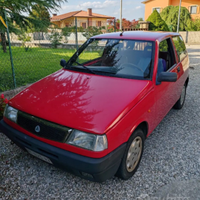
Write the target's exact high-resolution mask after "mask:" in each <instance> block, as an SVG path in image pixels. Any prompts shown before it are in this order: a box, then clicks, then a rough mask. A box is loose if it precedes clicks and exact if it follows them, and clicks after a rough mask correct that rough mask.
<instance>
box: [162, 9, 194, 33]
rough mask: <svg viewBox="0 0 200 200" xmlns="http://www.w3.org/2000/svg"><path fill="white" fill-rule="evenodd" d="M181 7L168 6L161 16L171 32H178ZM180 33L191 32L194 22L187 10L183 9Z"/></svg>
mask: <svg viewBox="0 0 200 200" xmlns="http://www.w3.org/2000/svg"><path fill="white" fill-rule="evenodd" d="M178 13H179V6H168V7H166V8H164V9H163V11H162V12H161V14H160V16H161V17H162V19H163V20H164V21H165V22H166V24H167V26H168V27H169V29H170V31H174V32H175V31H176V30H177V24H178ZM179 29H180V31H189V30H191V29H192V20H191V16H190V13H189V11H188V9H187V8H185V7H181V13H180V26H179Z"/></svg>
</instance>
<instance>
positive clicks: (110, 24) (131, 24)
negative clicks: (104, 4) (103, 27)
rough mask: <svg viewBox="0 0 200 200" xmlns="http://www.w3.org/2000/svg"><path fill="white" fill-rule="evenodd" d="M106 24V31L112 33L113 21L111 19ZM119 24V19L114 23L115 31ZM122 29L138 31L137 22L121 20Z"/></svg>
mask: <svg viewBox="0 0 200 200" xmlns="http://www.w3.org/2000/svg"><path fill="white" fill-rule="evenodd" d="M107 22H108V27H107V29H108V31H110V32H111V31H114V28H115V27H114V20H113V19H110V20H108V21H107ZM119 24H120V20H119V19H117V21H116V24H115V25H116V29H117V30H119V26H120V25H119ZM122 27H123V29H138V28H139V20H138V21H137V20H135V19H133V20H132V21H130V20H127V19H126V18H123V19H122Z"/></svg>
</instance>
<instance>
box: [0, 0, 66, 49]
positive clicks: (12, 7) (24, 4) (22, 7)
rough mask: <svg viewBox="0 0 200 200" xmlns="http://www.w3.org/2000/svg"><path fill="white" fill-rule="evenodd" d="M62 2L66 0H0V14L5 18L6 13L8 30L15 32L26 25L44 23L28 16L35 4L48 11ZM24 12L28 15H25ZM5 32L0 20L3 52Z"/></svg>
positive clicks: (33, 25)
mask: <svg viewBox="0 0 200 200" xmlns="http://www.w3.org/2000/svg"><path fill="white" fill-rule="evenodd" d="M62 2H67V0H48V1H47V0H9V1H8V0H6V1H5V0H0V16H2V17H3V19H4V20H5V13H6V15H7V18H8V23H9V30H10V32H15V33H16V32H17V31H19V30H20V29H25V30H26V29H27V28H28V27H30V28H32V27H34V28H36V27H38V28H41V27H43V25H44V21H41V20H40V19H39V18H33V17H30V15H31V14H32V10H33V9H34V8H35V5H37V4H38V5H39V6H41V7H43V8H45V9H47V10H49V11H50V10H56V8H58V7H60V5H61V3H62ZM25 13H27V14H28V15H29V16H26V15H25ZM5 32H6V28H5V27H4V25H3V24H2V23H1V22H0V33H1V40H2V46H3V49H4V52H6V41H5ZM2 38H3V39H2Z"/></svg>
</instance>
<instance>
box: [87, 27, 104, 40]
mask: <svg viewBox="0 0 200 200" xmlns="http://www.w3.org/2000/svg"><path fill="white" fill-rule="evenodd" d="M102 29H105V27H104V26H102V27H99V28H98V27H95V26H88V27H87V28H86V29H85V31H84V32H83V36H84V37H86V38H87V39H89V38H91V37H92V36H95V35H99V34H102Z"/></svg>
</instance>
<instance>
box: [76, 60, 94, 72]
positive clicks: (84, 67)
mask: <svg viewBox="0 0 200 200" xmlns="http://www.w3.org/2000/svg"><path fill="white" fill-rule="evenodd" d="M74 63H76V64H78V65H79V66H82V67H83V68H84V69H86V70H88V71H89V72H91V73H92V74H95V72H94V71H92V70H91V69H89V68H88V67H86V66H85V65H82V64H81V63H79V62H77V61H74ZM73 67H75V66H73Z"/></svg>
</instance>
